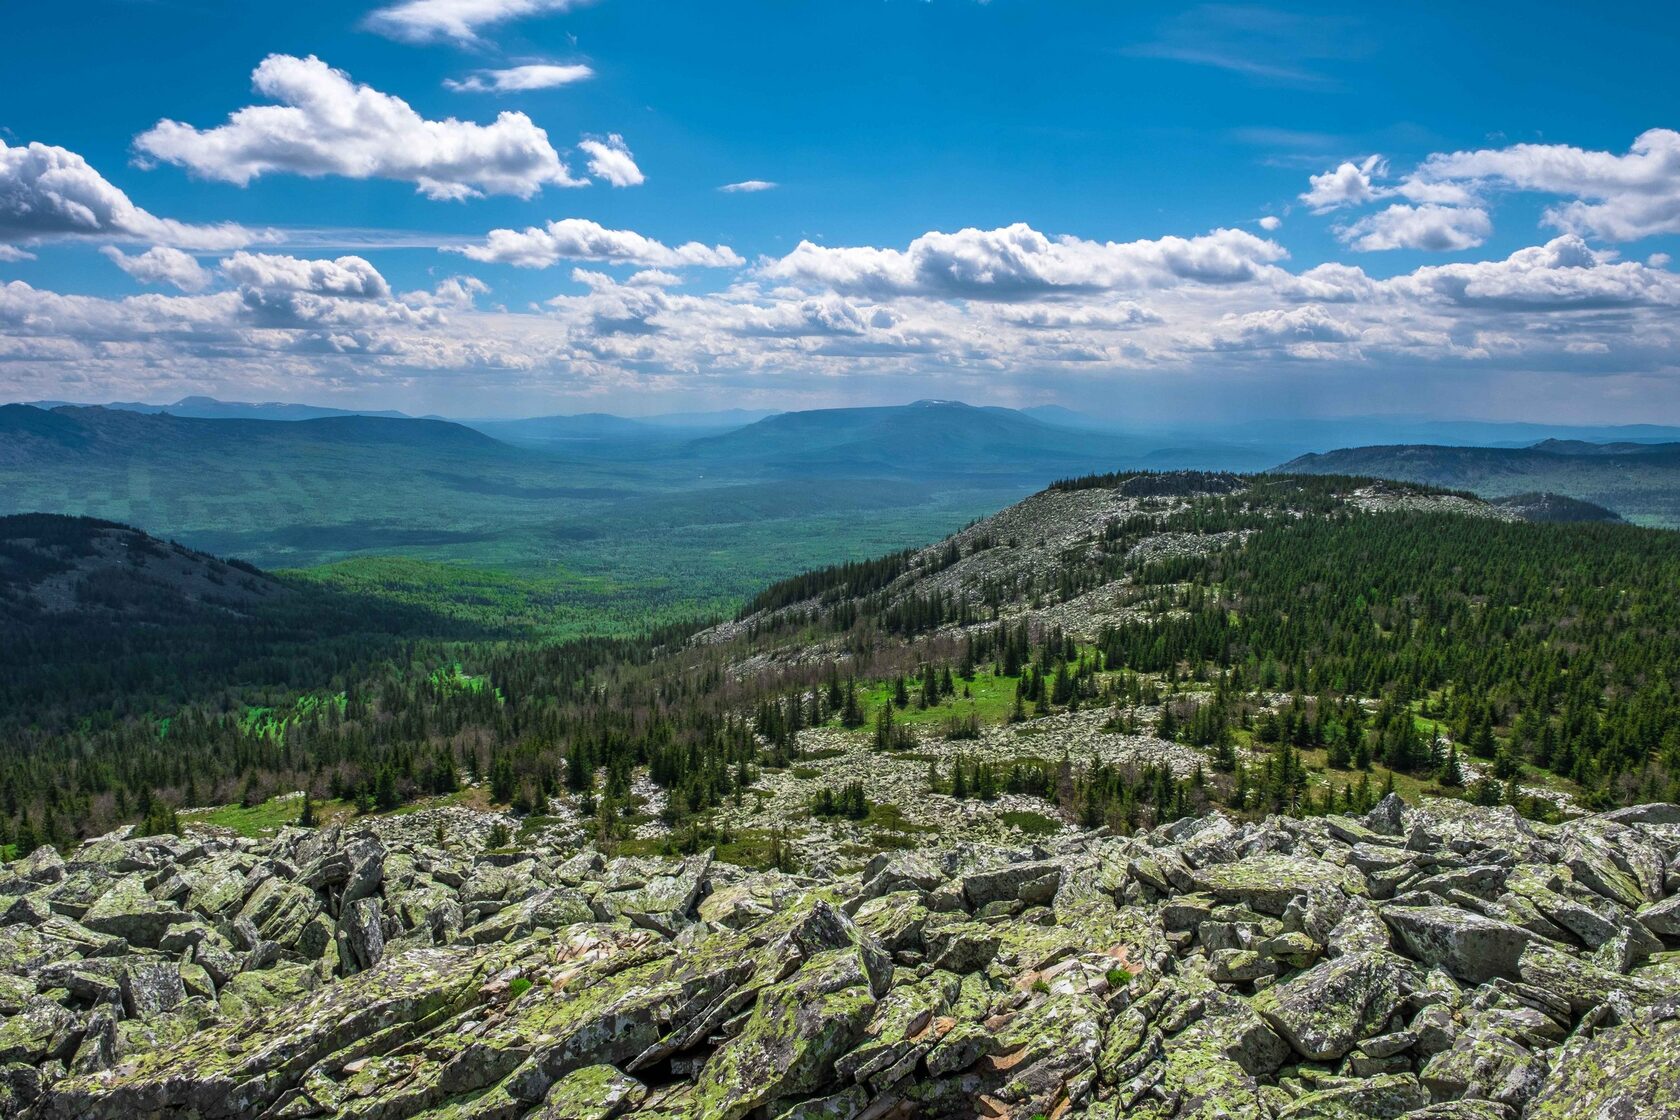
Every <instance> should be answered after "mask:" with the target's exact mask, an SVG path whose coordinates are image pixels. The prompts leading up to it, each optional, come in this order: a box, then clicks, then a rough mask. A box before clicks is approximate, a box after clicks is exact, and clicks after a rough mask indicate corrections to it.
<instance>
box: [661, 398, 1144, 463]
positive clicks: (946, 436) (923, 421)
mask: <svg viewBox="0 0 1680 1120" xmlns="http://www.w3.org/2000/svg"><path fill="white" fill-rule="evenodd" d="M1140 452H1141V449H1138V448H1130V447H1127V446H1125V445H1123V444H1122V443H1121V442H1120V441H1118V440H1116V439H1114V438H1112V437H1109V436H1106V435H1103V434H1100V433H1095V432H1074V431H1072V430H1070V429H1067V428H1059V427H1055V426H1053V425H1050V424H1046V423H1043V422H1042V421H1039V420H1035V419H1033V418H1032V417H1030V416H1025V415H1023V414H1022V413H1019V412H1016V411H1014V410H1012V409H1005V408H975V407H973V406H971V405H966V404H961V403H959V402H955V401H917V402H916V403H914V404H909V405H900V406H891V407H882V408H831V409H813V410H810V411H806V412H784V413H782V414H781V415H779V416H772V417H769V418H767V419H764V420H760V421H758V422H757V423H755V424H749V425H747V426H746V427H744V428H740V429H737V430H735V431H733V432H729V433H727V434H724V435H719V436H711V437H707V438H704V439H699V440H695V441H694V442H693V443H691V444H690V445H689V447H688V453H689V454H690V455H691V456H692V457H693V458H695V459H699V460H702V461H705V462H709V463H714V464H718V465H720V466H726V467H731V468H734V469H755V470H767V471H772V472H774V473H777V474H784V475H793V476H808V477H838V476H851V477H865V478H866V477H892V478H897V477H917V476H921V477H930V476H939V477H950V476H953V475H986V476H1023V477H1028V476H1030V477H1036V478H1041V479H1042V480H1043V481H1049V480H1050V479H1051V478H1054V477H1056V476H1057V475H1060V474H1068V473H1079V472H1084V471H1090V470H1097V469H1112V468H1113V467H1114V466H1115V465H1116V463H1117V461H1118V460H1119V459H1121V458H1125V457H1134V458H1135V457H1136V456H1137V455H1138V454H1140Z"/></svg>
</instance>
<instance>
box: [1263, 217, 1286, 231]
mask: <svg viewBox="0 0 1680 1120" xmlns="http://www.w3.org/2000/svg"><path fill="white" fill-rule="evenodd" d="M1259 224H1260V228H1261V229H1263V230H1265V231H1266V232H1267V233H1271V232H1272V231H1273V230H1276V229H1280V228H1282V226H1283V219H1282V218H1280V217H1278V216H1277V215H1276V214H1267V215H1266V216H1265V217H1264V218H1261V219H1260V223H1259Z"/></svg>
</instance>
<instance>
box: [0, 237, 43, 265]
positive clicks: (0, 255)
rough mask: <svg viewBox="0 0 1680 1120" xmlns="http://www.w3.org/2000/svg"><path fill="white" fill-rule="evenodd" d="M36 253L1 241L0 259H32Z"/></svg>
mask: <svg viewBox="0 0 1680 1120" xmlns="http://www.w3.org/2000/svg"><path fill="white" fill-rule="evenodd" d="M34 259H35V254H34V253H31V252H29V251H28V250H27V249H19V248H18V247H17V246H16V245H7V244H5V243H4V242H0V261H32V260H34Z"/></svg>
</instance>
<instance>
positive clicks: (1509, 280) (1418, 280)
mask: <svg viewBox="0 0 1680 1120" xmlns="http://www.w3.org/2000/svg"><path fill="white" fill-rule="evenodd" d="M1388 287H1389V288H1390V289H1391V290H1393V291H1395V292H1398V293H1401V294H1405V295H1408V296H1413V297H1418V298H1424V299H1433V300H1444V301H1447V302H1450V303H1454V304H1459V305H1462V306H1466V307H1481V308H1491V309H1507V310H1525V311H1570V310H1593V309H1604V308H1627V307H1640V306H1660V307H1667V308H1670V309H1672V308H1674V307H1676V306H1680V277H1676V276H1675V275H1674V274H1673V273H1671V272H1665V271H1662V270H1659V269H1654V268H1650V267H1648V266H1646V265H1643V264H1639V263H1636V262H1634V261H1618V260H1617V259H1616V254H1615V253H1612V252H1608V251H1604V250H1594V249H1593V248H1592V247H1591V246H1589V245H1588V244H1587V243H1586V242H1585V241H1583V240H1581V238H1580V237H1578V236H1576V235H1574V234H1565V235H1563V236H1562V237H1557V238H1553V239H1552V240H1551V241H1548V242H1547V243H1546V244H1544V245H1536V246H1533V247H1532V248H1528V249H1519V250H1517V251H1516V252H1515V253H1512V254H1511V255H1510V256H1509V257H1506V258H1505V259H1504V260H1498V261H1476V262H1473V263H1464V264H1448V265H1437V266H1434V267H1430V268H1420V269H1418V270H1417V271H1416V272H1414V273H1412V274H1411V275H1410V276H1402V277H1396V278H1395V279H1393V280H1391V281H1388ZM1670 313H1672V312H1670Z"/></svg>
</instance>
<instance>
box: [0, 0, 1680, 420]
mask: <svg viewBox="0 0 1680 1120" xmlns="http://www.w3.org/2000/svg"><path fill="white" fill-rule="evenodd" d="M13 7H14V8H15V9H16V10H15V11H9V12H8V23H9V30H10V34H9V38H10V39H11V40H12V42H13V44H14V47H15V48H21V49H14V50H13V51H12V52H9V54H10V56H11V57H10V58H9V60H8V80H7V81H6V83H4V89H3V90H0V141H4V142H5V143H6V144H7V145H8V146H9V147H8V148H7V149H6V151H4V152H0V284H6V287H5V289H4V292H5V296H4V298H3V299H0V397H5V398H15V399H30V398H36V397H65V398H70V399H80V400H94V399H110V398H113V397H137V398H144V399H149V400H167V399H173V398H174V397H178V396H181V395H185V394H186V393H189V392H213V393H215V394H216V395H220V396H224V397H243V398H251V397H259V398H262V399H292V400H315V401H323V402H329V403H345V404H354V405H367V406H372V405H379V406H382V407H398V408H405V409H408V410H411V411H442V412H446V413H453V414H468V413H484V412H497V413H505V414H512V413H523V412H534V411H576V410H584V409H597V408H606V409H613V410H619V411H626V412H645V411H654V410H657V409H660V408H664V407H672V408H684V407H709V406H717V405H730V404H753V405H773V406H780V407H799V406H803V405H820V404H838V403H876V402H886V401H897V400H908V399H913V398H915V397H919V396H929V395H946V396H961V397H963V398H965V399H970V400H986V401H996V402H998V403H1041V402H1043V403H1048V402H1059V403H1063V404H1067V405H1070V406H1073V407H1080V408H1084V409H1086V410H1088V411H1093V412H1098V413H1103V414H1106V415H1115V416H1119V415H1127V414H1132V413H1137V414H1144V413H1150V414H1154V415H1157V416H1161V415H1187V414H1188V415H1196V414H1198V413H1205V414H1206V415H1207V416H1208V417H1209V418H1210V419H1221V418H1230V417H1234V416H1254V415H1288V414H1295V413H1303V412H1310V413H1314V414H1326V415H1336V414H1363V413H1381V412H1406V413H1431V414H1436V415H1443V416H1476V417H1486V418H1511V419H1566V418H1567V419H1577V418H1580V419H1589V420H1606V421H1615V420H1653V419H1662V420H1668V421H1675V420H1680V369H1677V366H1676V362H1675V359H1674V358H1673V357H1672V355H1673V354H1674V353H1675V352H1676V351H1675V348H1674V343H1675V342H1676V341H1677V340H1676V338H1675V335H1676V334H1680V327H1677V324H1676V317H1677V312H1680V280H1677V278H1676V277H1675V275H1674V271H1673V265H1672V263H1671V261H1670V258H1672V257H1674V256H1675V255H1677V253H1680V248H1677V242H1680V236H1677V234H1680V137H1677V136H1676V135H1675V134H1674V133H1673V132H1672V131H1670V130H1672V129H1675V128H1677V127H1680V113H1677V112H1676V108H1677V106H1676V94H1677V92H1680V89H1677V82H1676V80H1675V78H1674V77H1673V64H1672V60H1673V58H1674V56H1675V49H1676V47H1677V46H1680V35H1677V19H1680V17H1676V16H1675V15H1674V14H1673V13H1672V12H1663V11H1659V10H1658V9H1656V8H1653V7H1652V6H1650V5H1632V4H1629V5H1613V4H1611V5H1598V6H1595V7H1594V8H1592V9H1591V10H1590V15H1589V14H1583V11H1582V9H1581V8H1580V7H1579V6H1578V5H1572V6H1567V7H1566V6H1564V5H1561V4H1553V5H1547V4H1524V5H1521V6H1518V5H1461V4H1454V5H1434V4H1423V5H1409V6H1407V8H1406V10H1405V11H1404V12H1393V13H1385V14H1383V15H1380V16H1379V15H1376V14H1365V13H1364V12H1362V11H1360V10H1357V9H1354V8H1353V6H1349V5H1288V6H1282V5H1269V6H1264V7H1261V6H1242V5H1204V6H1185V5H1174V6H1168V5H1142V4H1132V5H1121V4H1115V3H1054V2H1048V0H991V2H990V3H978V2H976V0H811V2H799V3H793V2H788V0H782V2H780V3H771V2H763V3H734V2H717V3H708V4H695V3H666V2H654V0H594V2H592V3H578V2H576V0H570V2H568V0H399V2H397V3H393V4H388V5H380V4H377V3H336V4H324V3H309V2H299V3H288V4H283V5H282V4H271V3H248V4H241V5H229V4H220V3H193V2H171V0H155V2H138V0H130V2H104V3H90V4H83V5H79V6H78V7H77V9H76V13H75V16H74V18H66V16H65V13H64V10H63V8H62V6H52V5H14V6H13ZM265 60H269V61H268V62H265ZM534 67H548V68H550V69H549V70H546V71H539V70H536V69H533V68H534ZM259 68H262V69H260V70H259ZM545 78H546V80H547V81H548V82H551V83H561V84H552V85H550V86H549V88H523V89H502V90H498V89H497V88H496V87H497V86H498V84H502V85H507V84H513V85H526V86H529V85H542V84H544V82H543V79H545ZM562 78H564V79H566V80H564V81H563V82H562V81H561V80H562ZM357 106H359V108H357ZM242 111H244V112H246V113H248V114H250V115H249V117H248V118H246V117H242V118H240V119H239V120H236V121H232V122H231V123H230V114H236V113H241V112H242ZM345 114H349V115H348V116H346V115H345ZM502 114H511V115H514V116H500V115H502ZM499 116H500V119H498V118H499ZM169 122H175V123H169ZM346 122H348V123H346ZM341 127H342V129H343V131H340V132H334V131H333V130H334V129H335V128H341ZM1642 137H1643V138H1644V139H1643V140H1641V139H1640V138H1642ZM1636 143H1638V144H1639V145H1640V146H1639V147H1638V148H1637V149H1635V148H1634V145H1635V144H1636ZM30 145H39V146H41V147H39V148H35V149H31V148H30V147H29V146H30ZM593 153H604V157H600V158H598V157H597V156H596V155H594V154H593ZM1454 153H1458V155H1457V156H1456V157H1455V156H1454V155H1453V154H1454ZM592 163H598V165H599V166H598V168H592ZM1338 168H1343V171H1342V172H1341V173H1340V174H1339V175H1338V174H1337V169H1338ZM1314 176H1323V177H1324V179H1323V181H1322V182H1315V180H1314ZM743 182H747V183H762V184H773V185H772V186H767V187H765V189H760V190H736V191H726V190H722V189H720V188H723V187H725V186H726V185H729V184H738V183H743ZM114 199H120V200H121V201H113V200H114ZM137 213H138V214H139V215H142V216H140V217H137V216H136V214H137ZM550 222H559V223H563V224H562V225H561V226H560V227H559V228H558V229H555V228H551V227H549V225H548V223H550ZM1011 230H1013V232H1009V231H1011ZM492 231H503V234H502V235H501V236H500V237H499V238H498V235H497V234H495V233H493V232H492ZM963 231H971V232H970V233H969V234H966V235H965V234H964V233H963ZM802 243H805V246H806V247H805V248H801V246H802ZM684 247H689V248H688V249H687V250H685V248H684ZM461 250H466V251H465V252H463V251H461ZM7 282H10V283H7Z"/></svg>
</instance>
